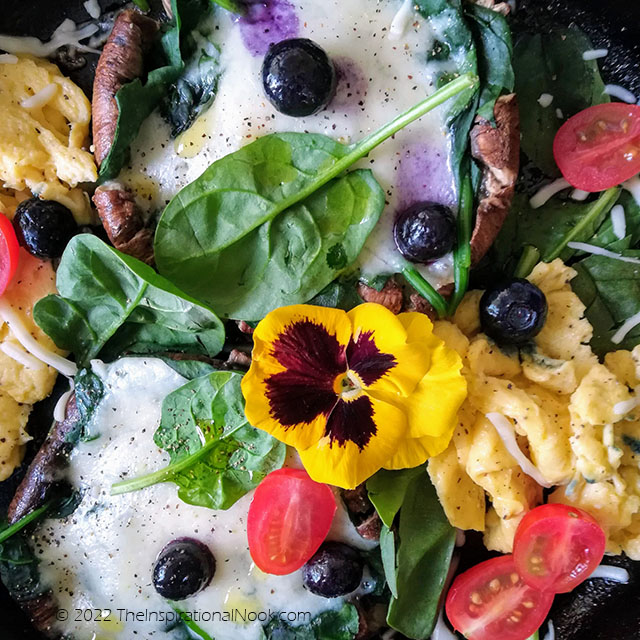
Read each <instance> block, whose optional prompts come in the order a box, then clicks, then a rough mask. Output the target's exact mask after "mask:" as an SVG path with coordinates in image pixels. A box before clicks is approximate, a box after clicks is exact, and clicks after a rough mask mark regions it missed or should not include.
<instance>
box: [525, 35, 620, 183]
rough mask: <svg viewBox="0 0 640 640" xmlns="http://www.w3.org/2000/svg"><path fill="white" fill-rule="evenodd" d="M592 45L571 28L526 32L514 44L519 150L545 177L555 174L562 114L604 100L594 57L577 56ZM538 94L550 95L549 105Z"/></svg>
mask: <svg viewBox="0 0 640 640" xmlns="http://www.w3.org/2000/svg"><path fill="white" fill-rule="evenodd" d="M592 48H593V47H592V46H591V42H590V41H589V38H587V36H586V35H585V34H584V33H583V32H582V31H580V29H578V28H577V27H575V26H573V27H570V28H568V29H556V30H554V31H553V32H552V33H547V34H539V33H538V34H534V35H529V34H525V35H523V36H522V37H521V38H520V39H519V40H518V41H517V42H516V46H515V49H514V57H513V65H514V68H515V81H516V82H515V85H516V93H517V95H518V102H519V105H520V125H521V131H522V150H523V151H524V153H525V154H526V155H527V157H528V158H529V160H531V161H532V162H533V163H534V165H536V166H537V167H538V168H539V169H541V170H542V171H544V173H546V174H547V175H549V176H554V177H555V176H559V175H560V172H559V170H558V168H557V166H556V163H555V160H554V159H553V139H554V137H555V135H556V133H557V131H558V129H559V128H560V126H561V125H562V123H563V122H564V118H569V117H570V116H573V115H575V114H576V113H578V112H579V111H582V110H583V109H586V108H587V107H590V106H592V105H594V104H600V103H602V102H609V97H608V96H607V94H605V93H604V82H603V81H602V78H601V77H600V72H599V71H598V63H597V61H595V60H583V59H582V54H583V53H584V52H585V51H587V50H589V49H592ZM543 93H547V94H549V95H551V96H553V102H552V104H551V106H550V107H542V106H541V105H540V103H539V102H538V99H539V98H540V96H541V95H542V94H543ZM557 109H560V111H561V114H562V118H559V117H558V115H557V114H556V111H557Z"/></svg>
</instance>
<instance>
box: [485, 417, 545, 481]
mask: <svg viewBox="0 0 640 640" xmlns="http://www.w3.org/2000/svg"><path fill="white" fill-rule="evenodd" d="M485 417H486V418H487V420H489V422H490V423H491V424H492V425H493V426H494V427H495V429H496V431H497V432H498V435H499V436H500V439H501V440H502V442H503V444H504V446H505V447H506V449H507V451H508V452H509V453H510V454H511V455H512V456H513V458H514V459H515V461H516V462H517V463H518V465H519V466H520V468H521V469H522V471H524V473H526V474H527V475H528V476H531V477H532V478H533V479H534V480H535V481H536V482H537V483H538V484H539V485H540V486H541V487H545V488H547V489H549V488H551V487H552V486H553V485H552V484H551V483H549V482H547V480H546V478H545V477H544V476H543V475H542V473H541V472H540V469H538V467H536V465H535V464H533V462H531V460H529V458H527V456H525V455H524V453H522V451H521V449H520V447H519V446H518V442H517V441H516V433H515V430H514V428H513V425H512V424H511V422H510V421H509V420H508V419H507V418H505V416H503V415H502V414H501V413H487V414H485Z"/></svg>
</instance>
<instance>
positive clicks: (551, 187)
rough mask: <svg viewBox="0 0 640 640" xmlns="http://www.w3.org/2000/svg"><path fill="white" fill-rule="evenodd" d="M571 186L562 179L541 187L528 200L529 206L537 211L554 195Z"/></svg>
mask: <svg viewBox="0 0 640 640" xmlns="http://www.w3.org/2000/svg"><path fill="white" fill-rule="evenodd" d="M570 186H571V185H570V184H569V183H568V182H567V181H566V180H565V179H564V178H558V179H557V180H554V181H553V182H550V183H549V184H546V185H545V186H544V187H542V188H541V189H540V190H539V191H538V193H536V194H535V195H534V196H533V197H532V198H531V199H530V200H529V204H530V205H531V208H532V209H539V208H540V207H541V206H542V205H544V204H546V203H547V202H548V201H549V200H551V198H553V196H555V195H556V193H559V192H560V191H563V190H564V189H568V188H569V187H570Z"/></svg>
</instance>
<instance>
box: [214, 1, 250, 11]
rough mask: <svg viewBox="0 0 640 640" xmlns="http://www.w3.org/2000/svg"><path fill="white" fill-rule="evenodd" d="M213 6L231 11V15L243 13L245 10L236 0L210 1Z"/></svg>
mask: <svg viewBox="0 0 640 640" xmlns="http://www.w3.org/2000/svg"><path fill="white" fill-rule="evenodd" d="M211 2H213V4H217V5H218V6H219V7H222V8H223V9H226V10H227V11H231V12H232V13H244V11H245V8H244V6H243V4H242V3H241V2H236V0H211Z"/></svg>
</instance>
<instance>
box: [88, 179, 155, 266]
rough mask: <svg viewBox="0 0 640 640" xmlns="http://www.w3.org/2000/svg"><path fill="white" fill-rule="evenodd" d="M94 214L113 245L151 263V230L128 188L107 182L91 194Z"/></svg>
mask: <svg viewBox="0 0 640 640" xmlns="http://www.w3.org/2000/svg"><path fill="white" fill-rule="evenodd" d="M93 203H94V204H95V205H96V209H97V210H98V215H99V216H100V220H101V221H102V226H103V227H104V228H105V230H106V232H107V235H108V236H109V240H111V242H112V244H113V246H114V247H115V248H116V249H118V250H119V251H122V252H123V253H126V254H127V255H130V256H133V257H134V258H138V260H142V261H143V262H146V263H147V264H152V263H153V231H152V230H151V229H150V228H148V227H146V226H145V223H144V220H143V218H142V215H141V213H140V210H139V209H138V205H137V204H136V202H135V199H134V196H133V194H132V193H131V191H129V190H128V189H125V188H124V187H121V186H120V185H118V184H117V183H111V184H109V185H105V186H102V187H98V188H97V189H96V192H95V194H94V195H93Z"/></svg>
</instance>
